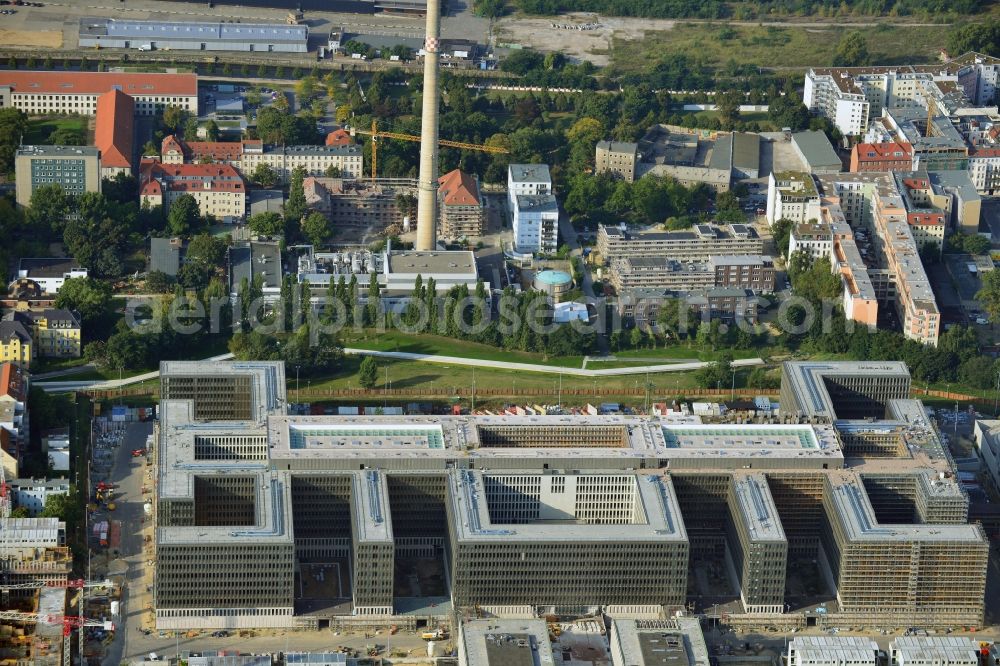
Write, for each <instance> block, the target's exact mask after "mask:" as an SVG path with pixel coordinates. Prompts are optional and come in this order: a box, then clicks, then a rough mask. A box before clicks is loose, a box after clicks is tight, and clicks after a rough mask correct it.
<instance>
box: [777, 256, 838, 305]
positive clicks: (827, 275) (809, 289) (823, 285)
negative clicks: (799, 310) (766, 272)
mask: <svg viewBox="0 0 1000 666" xmlns="http://www.w3.org/2000/svg"><path fill="white" fill-rule="evenodd" d="M788 278H789V279H790V280H791V282H792V288H793V289H794V290H795V293H796V294H797V295H799V296H802V297H803V298H807V299H809V300H811V301H821V300H823V299H827V298H836V297H837V296H839V295H840V293H841V290H842V289H843V287H842V285H841V282H840V277H839V275H838V274H837V273H834V272H833V269H832V268H831V266H830V260H829V259H827V258H826V257H822V258H820V259H813V258H812V257H810V256H809V254H808V253H807V252H805V251H804V250H799V251H797V252H793V253H792V255H791V256H790V257H789V258H788Z"/></svg>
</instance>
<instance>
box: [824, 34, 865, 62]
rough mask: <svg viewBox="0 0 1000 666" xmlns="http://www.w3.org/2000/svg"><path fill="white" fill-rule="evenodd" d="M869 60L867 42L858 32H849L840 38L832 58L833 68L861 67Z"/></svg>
mask: <svg viewBox="0 0 1000 666" xmlns="http://www.w3.org/2000/svg"><path fill="white" fill-rule="evenodd" d="M869 60H870V57H869V54H868V42H867V41H866V40H865V36H864V35H863V34H862V33H861V32H860V31H858V30H854V31H851V32H849V33H847V34H846V35H844V36H843V37H841V38H840V43H838V44H837V52H836V53H835V54H834V56H833V66H834V67H861V66H863V65H867V64H868V62H869Z"/></svg>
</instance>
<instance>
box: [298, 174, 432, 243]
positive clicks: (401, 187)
mask: <svg viewBox="0 0 1000 666" xmlns="http://www.w3.org/2000/svg"><path fill="white" fill-rule="evenodd" d="M302 189H303V190H304V191H305V195H306V205H308V206H309V207H310V208H311V209H313V210H316V211H319V212H321V213H323V214H324V215H326V216H327V217H329V218H330V220H331V221H332V222H333V227H334V229H336V230H344V229H345V228H356V229H366V230H368V232H369V233H371V234H381V233H382V232H384V231H385V230H386V229H387V228H388V227H390V226H392V225H399V227H400V228H401V229H402V228H404V227H405V226H407V225H408V224H409V223H410V222H411V221H412V220H411V218H412V215H413V212H414V211H415V209H416V198H415V196H416V192H417V181H416V180H414V179H412V178H377V179H375V180H361V179H351V178H322V177H320V178H313V177H310V178H306V179H305V180H304V181H303V184H302ZM408 202H412V206H410V205H408ZM411 209H412V210H411Z"/></svg>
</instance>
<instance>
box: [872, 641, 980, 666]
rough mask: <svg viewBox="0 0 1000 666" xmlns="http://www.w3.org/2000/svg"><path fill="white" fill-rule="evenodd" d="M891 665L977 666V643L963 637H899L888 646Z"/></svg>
mask: <svg viewBox="0 0 1000 666" xmlns="http://www.w3.org/2000/svg"><path fill="white" fill-rule="evenodd" d="M889 650H890V652H891V656H892V658H893V663H898V664H900V665H901V666H905V665H908V664H949V665H950V666H977V665H978V664H979V641H977V640H974V639H972V638H966V637H963V636H900V637H899V638H897V639H895V640H894V641H892V642H891V643H890V644H889Z"/></svg>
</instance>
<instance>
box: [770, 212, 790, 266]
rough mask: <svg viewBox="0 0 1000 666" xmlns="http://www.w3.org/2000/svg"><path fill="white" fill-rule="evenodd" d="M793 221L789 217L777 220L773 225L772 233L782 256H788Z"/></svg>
mask: <svg viewBox="0 0 1000 666" xmlns="http://www.w3.org/2000/svg"><path fill="white" fill-rule="evenodd" d="M793 226H794V225H793V223H792V221H791V220H789V219H788V218H784V217H783V218H781V219H779V220H775V221H774V224H772V225H771V235H772V236H773V237H774V245H775V246H776V247H777V248H778V252H780V253H781V256H783V257H787V256H788V246H789V243H790V242H791V238H792V227H793Z"/></svg>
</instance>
